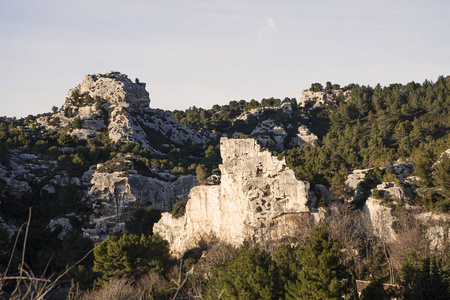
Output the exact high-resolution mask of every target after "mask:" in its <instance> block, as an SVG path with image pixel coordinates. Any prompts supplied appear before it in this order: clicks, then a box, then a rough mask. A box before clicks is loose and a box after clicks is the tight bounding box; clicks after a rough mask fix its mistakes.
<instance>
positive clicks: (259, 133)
mask: <svg viewBox="0 0 450 300" xmlns="http://www.w3.org/2000/svg"><path fill="white" fill-rule="evenodd" d="M292 112H293V109H292V105H291V104H289V103H283V104H282V105H281V106H280V107H259V108H253V109H250V110H249V111H247V112H244V113H242V114H241V115H239V116H238V117H237V118H236V119H235V120H234V122H239V121H241V122H246V123H247V124H248V123H249V122H250V123H251V120H258V123H257V125H256V126H255V127H254V128H253V130H252V131H251V133H249V136H250V137H252V138H254V139H256V140H257V141H258V142H259V143H260V144H261V146H263V147H264V148H271V149H276V150H277V151H283V150H285V145H289V146H290V147H297V146H300V147H303V146H310V147H315V146H317V145H318V142H319V138H318V137H317V136H316V135H315V134H313V133H312V132H311V131H310V130H309V128H308V127H306V126H305V125H303V124H300V123H294V125H293V124H287V126H285V125H284V124H283V122H284V121H286V120H283V121H280V120H278V121H275V120H274V119H272V118H269V119H263V120H261V118H263V117H264V115H265V114H269V115H274V114H277V113H286V114H288V115H289V116H290V117H291V116H292V115H291V114H292ZM249 126H250V125H249ZM297 126H298V127H297ZM295 128H297V133H296V134H295V135H294V134H292V133H293V132H295ZM288 131H290V132H291V134H289V133H288ZM241 134H242V132H235V133H234V134H233V137H234V136H237V135H241ZM271 141H273V142H274V144H272V145H270V143H271Z"/></svg>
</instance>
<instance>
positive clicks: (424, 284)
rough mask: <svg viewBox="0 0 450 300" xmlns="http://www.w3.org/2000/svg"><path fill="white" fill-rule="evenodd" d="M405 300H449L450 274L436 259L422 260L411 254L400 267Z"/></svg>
mask: <svg viewBox="0 0 450 300" xmlns="http://www.w3.org/2000/svg"><path fill="white" fill-rule="evenodd" d="M402 272H403V280H402V282H401V285H402V286H403V288H404V293H403V298H404V299H405V300H410V299H411V300H413V299H414V300H428V299H429V300H431V299H433V300H444V299H450V272H448V270H445V269H444V268H443V267H442V263H441V261H440V260H439V259H438V258H436V257H427V258H425V259H423V260H421V259H419V258H418V257H417V256H416V255H414V254H411V255H410V257H409V259H408V260H407V261H406V262H405V264H404V265H403V267H402Z"/></svg>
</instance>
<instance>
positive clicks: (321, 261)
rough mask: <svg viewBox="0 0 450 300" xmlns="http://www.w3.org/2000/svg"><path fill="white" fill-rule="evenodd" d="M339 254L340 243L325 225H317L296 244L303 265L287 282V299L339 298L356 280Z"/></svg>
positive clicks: (347, 291) (350, 288)
mask: <svg viewBox="0 0 450 300" xmlns="http://www.w3.org/2000/svg"><path fill="white" fill-rule="evenodd" d="M339 255H340V246H339V244H338V243H337V242H336V241H333V240H331V239H330V237H329V234H328V230H327V228H326V227H322V226H318V227H316V228H315V229H314V230H313V232H312V233H311V236H310V237H308V238H307V239H306V242H305V244H304V245H299V248H298V252H297V260H298V262H299V264H300V265H301V266H302V268H301V269H300V270H299V271H297V272H296V277H297V278H296V280H295V281H294V282H289V283H288V284H287V285H286V299H341V297H342V296H343V295H346V294H348V293H350V291H351V290H352V288H353V287H354V285H355V282H354V279H353V277H352V272H351V271H350V269H349V267H348V266H345V265H342V264H341V263H340V261H339Z"/></svg>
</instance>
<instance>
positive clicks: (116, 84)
mask: <svg viewBox="0 0 450 300" xmlns="http://www.w3.org/2000/svg"><path fill="white" fill-rule="evenodd" d="M86 93H88V94H89V95H90V96H91V97H92V98H95V97H99V98H101V99H104V100H106V101H108V102H109V103H112V104H116V105H120V106H122V107H129V110H136V111H139V110H143V109H148V108H149V106H150V97H149V94H148V92H147V90H146V89H145V83H142V82H139V80H138V79H137V78H136V81H135V82H132V81H131V80H130V79H129V78H128V76H127V75H125V74H121V73H120V72H114V71H110V72H108V73H106V74H94V75H85V76H84V78H83V82H82V83H80V84H79V85H78V86H77V87H75V88H73V89H71V90H69V91H68V92H67V95H68V97H69V99H70V98H71V97H73V96H74V95H77V94H78V95H83V94H86Z"/></svg>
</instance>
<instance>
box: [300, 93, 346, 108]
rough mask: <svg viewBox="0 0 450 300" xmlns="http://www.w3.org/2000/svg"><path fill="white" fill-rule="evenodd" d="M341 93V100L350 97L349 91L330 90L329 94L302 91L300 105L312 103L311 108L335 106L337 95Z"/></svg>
mask: <svg viewBox="0 0 450 300" xmlns="http://www.w3.org/2000/svg"><path fill="white" fill-rule="evenodd" d="M341 93H342V97H343V99H347V98H348V97H349V95H350V91H345V92H344V91H342V90H332V91H330V92H313V91H311V90H303V91H302V98H301V99H302V103H303V105H306V104H308V103H312V107H318V106H320V105H323V104H326V103H331V104H336V101H337V98H338V95H339V94H341Z"/></svg>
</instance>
